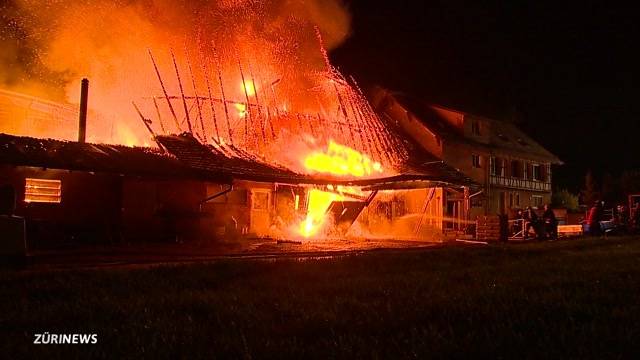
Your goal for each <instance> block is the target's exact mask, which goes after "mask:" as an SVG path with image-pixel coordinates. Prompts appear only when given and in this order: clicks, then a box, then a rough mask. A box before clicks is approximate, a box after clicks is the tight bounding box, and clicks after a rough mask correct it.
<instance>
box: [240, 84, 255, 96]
mask: <svg viewBox="0 0 640 360" xmlns="http://www.w3.org/2000/svg"><path fill="white" fill-rule="evenodd" d="M240 86H241V87H243V91H246V92H247V96H254V95H255V94H256V86H255V85H254V84H253V81H251V80H245V81H244V82H243V83H242V84H240Z"/></svg>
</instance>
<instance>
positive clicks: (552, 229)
mask: <svg viewBox="0 0 640 360" xmlns="http://www.w3.org/2000/svg"><path fill="white" fill-rule="evenodd" d="M542 221H543V224H544V235H543V237H544V238H545V239H551V240H555V239H557V238H558V219H556V214H555V213H554V212H553V209H551V206H549V204H545V205H544V213H542Z"/></svg>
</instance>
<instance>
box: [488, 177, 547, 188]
mask: <svg viewBox="0 0 640 360" xmlns="http://www.w3.org/2000/svg"><path fill="white" fill-rule="evenodd" d="M489 183H490V184H491V185H495V186H502V187H506V188H513V189H521V190H531V191H551V183H550V182H546V181H540V180H531V179H521V178H514V177H506V176H496V175H490V176H489Z"/></svg>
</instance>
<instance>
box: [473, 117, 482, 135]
mask: <svg viewBox="0 0 640 360" xmlns="http://www.w3.org/2000/svg"><path fill="white" fill-rule="evenodd" d="M471 133H472V134H473V135H480V122H479V121H477V120H474V121H472V122H471Z"/></svg>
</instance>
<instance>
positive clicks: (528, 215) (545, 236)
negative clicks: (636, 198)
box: [512, 201, 640, 240]
mask: <svg viewBox="0 0 640 360" xmlns="http://www.w3.org/2000/svg"><path fill="white" fill-rule="evenodd" d="M611 212H612V216H611V219H610V220H607V221H605V211H604V206H603V203H602V202H601V201H596V202H595V203H594V204H593V206H592V207H591V208H590V209H589V212H588V213H587V217H586V218H585V219H584V221H583V227H584V230H585V233H586V234H589V235H593V236H600V235H602V234H603V232H605V231H615V232H616V233H629V232H633V231H638V230H640V203H636V204H635V206H634V207H633V209H631V211H629V209H628V208H627V206H626V205H618V206H617V207H614V208H613V209H612V210H611ZM513 227H514V228H513V229H512V232H513V233H516V234H518V233H521V234H522V237H523V238H524V239H525V240H526V239H528V238H529V237H530V235H529V234H530V231H531V230H533V232H534V234H535V235H534V238H535V239H538V240H554V239H556V238H557V237H558V220H557V218H556V215H555V213H554V212H553V209H551V207H550V206H549V205H544V211H543V213H542V216H538V214H537V213H536V212H535V210H534V209H533V208H532V207H531V206H529V207H527V208H526V209H524V210H518V213H517V217H516V219H515V221H514V225H513Z"/></svg>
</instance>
